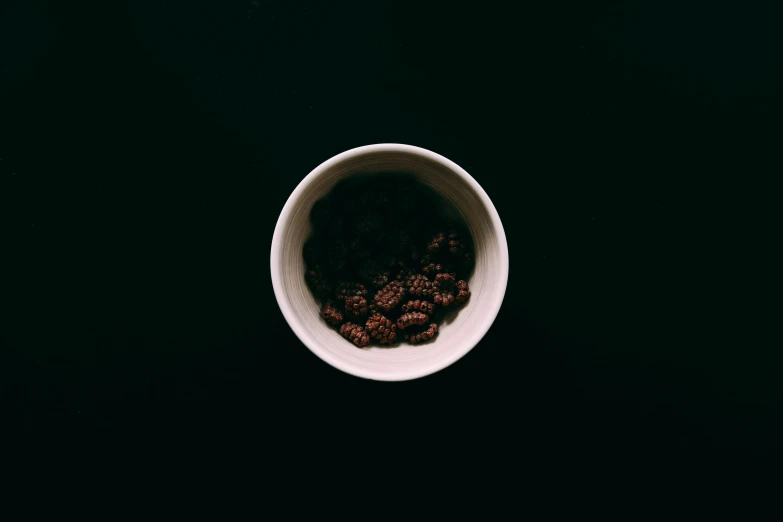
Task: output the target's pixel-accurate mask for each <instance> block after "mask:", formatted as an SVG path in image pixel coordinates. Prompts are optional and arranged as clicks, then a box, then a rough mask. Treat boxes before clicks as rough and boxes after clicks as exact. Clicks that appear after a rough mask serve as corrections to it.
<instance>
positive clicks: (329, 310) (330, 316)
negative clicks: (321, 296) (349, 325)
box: [321, 301, 343, 326]
mask: <svg viewBox="0 0 783 522" xmlns="http://www.w3.org/2000/svg"><path fill="white" fill-rule="evenodd" d="M321 317H323V318H324V320H325V321H326V322H327V323H329V324H331V325H334V326H338V325H339V324H340V323H342V322H343V313H342V312H341V311H340V310H338V309H337V308H335V307H334V305H333V303H332V301H326V302H325V303H324V305H323V307H322V308H321Z"/></svg>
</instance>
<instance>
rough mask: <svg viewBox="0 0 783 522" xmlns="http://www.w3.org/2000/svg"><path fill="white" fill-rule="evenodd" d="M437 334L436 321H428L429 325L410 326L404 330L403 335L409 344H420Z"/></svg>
mask: <svg viewBox="0 0 783 522" xmlns="http://www.w3.org/2000/svg"><path fill="white" fill-rule="evenodd" d="M437 334H438V325H437V324H436V323H430V325H429V326H427V327H424V326H420V327H419V328H411V329H410V330H406V332H405V334H404V337H405V340H407V341H408V342H409V343H411V344H420V343H423V342H426V341H429V340H430V339H432V338H433V337H435V336H436V335H437Z"/></svg>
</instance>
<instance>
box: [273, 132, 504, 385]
mask: <svg viewBox="0 0 783 522" xmlns="http://www.w3.org/2000/svg"><path fill="white" fill-rule="evenodd" d="M374 172H375V173H378V172H405V173H409V174H413V175H414V176H415V177H416V178H418V179H419V181H420V182H422V183H424V184H425V185H429V186H430V187H432V188H433V189H435V190H436V191H437V192H438V193H439V194H440V195H441V196H442V197H444V198H445V199H446V200H447V201H449V202H450V203H451V204H452V205H454V207H455V208H456V209H457V211H458V212H459V213H460V214H461V217H462V218H463V219H464V221H465V223H466V224H467V226H468V228H469V230H470V233H471V235H472V236H473V241H474V243H475V249H476V252H475V259H476V265H475V269H474V271H473V274H472V275H471V277H470V279H469V280H468V282H469V283H470V290H471V297H470V300H469V301H468V302H467V304H466V305H465V306H464V307H462V308H461V309H460V310H459V312H458V313H456V314H455V315H453V317H452V319H451V321H447V322H445V323H442V324H441V325H440V329H439V333H438V335H437V336H436V337H435V338H434V339H433V340H432V341H430V342H428V343H425V344H421V345H417V346H411V345H407V344H400V345H399V346H395V347H392V348H383V347H368V348H357V347H356V346H354V345H353V344H351V343H350V342H348V341H347V340H345V339H343V338H342V337H341V336H340V334H339V333H338V332H337V331H336V330H335V329H333V328H331V327H329V326H328V325H327V324H326V323H325V322H324V321H323V319H321V317H320V315H319V312H320V309H319V306H318V303H317V301H316V300H315V298H314V297H313V295H312V293H311V292H310V290H309V288H308V287H307V285H306V283H305V279H304V272H305V263H304V259H303V256H302V248H303V246H304V243H305V240H306V239H307V238H308V236H309V234H310V228H311V225H310V219H309V218H310V210H311V209H312V207H313V204H314V203H315V202H316V201H318V200H319V199H321V198H322V197H324V196H326V195H327V194H328V193H329V191H330V190H331V189H332V188H333V187H334V185H335V184H336V183H337V182H338V181H340V180H341V179H344V178H346V177H348V176H352V175H356V174H370V173H374ZM271 271H272V286H273V288H274V291H275V297H276V298H277V303H278V304H279V305H280V310H281V311H282V312H283V315H284V316H285V319H286V321H288V324H289V325H290V326H291V329H292V330H293V331H294V333H295V334H296V335H297V336H298V337H299V339H300V340H301V341H302V342H303V343H304V344H305V346H307V347H308V348H309V349H310V350H311V351H312V352H313V353H315V354H316V355H317V356H318V357H320V358H321V359H323V360H324V361H326V362H327V363H329V364H331V365H332V366H334V367H335V368H338V369H340V370H342V371H344V372H347V373H350V374H352V375H356V376H358V377H364V378H367V379H375V380H380V381H402V380H408V379H416V378H418V377H423V376H425V375H429V374H431V373H434V372H437V371H438V370H441V369H443V368H445V367H446V366H449V365H450V364H452V363H454V362H455V361H457V360H458V359H459V358H461V357H462V356H464V355H465V354H466V353H468V352H469V351H470V350H471V349H472V348H473V347H474V346H475V345H476V344H477V343H478V342H479V341H480V340H481V338H482V337H484V334H486V333H487V330H489V327H490V326H491V325H492V322H493V321H494V320H495V317H496V316H497V314H498V311H499V310H500V305H501V304H502V302H503V296H504V294H505V292H506V283H507V281H508V246H507V245H506V235H505V233H504V232H503V225H502V224H501V223H500V218H499V217H498V213H497V211H496V210H495V207H494V206H493V205H492V202H491V201H490V200H489V197H487V194H486V193H485V192H484V190H483V189H482V188H481V187H480V186H479V184H478V183H477V182H476V180H474V179H473V178H472V177H470V175H469V174H468V173H467V172H465V171H464V170H463V169H462V168H461V167H460V166H459V165H457V164H456V163H454V162H453V161H450V160H448V159H446V158H444V157H443V156H441V155H439V154H436V153H434V152H431V151H429V150H426V149H422V148H419V147H413V146H411V145H401V144H396V143H383V144H377V145H367V146H364V147H358V148H355V149H351V150H348V151H346V152H343V153H342V154H338V155H337V156H335V157H333V158H331V159H329V160H327V161H325V162H323V163H322V164H320V165H319V166H318V167H316V168H315V169H314V170H313V171H312V172H310V174H308V175H307V177H305V178H304V179H303V180H302V182H301V183H299V186H297V187H296V190H294V192H293V193H292V194H291V196H290V197H289V198H288V201H287V202H286V204H285V207H283V211H282V212H281V213H280V218H279V219H278V220H277V226H276V227H275V234H274V237H273V238H272V253H271Z"/></svg>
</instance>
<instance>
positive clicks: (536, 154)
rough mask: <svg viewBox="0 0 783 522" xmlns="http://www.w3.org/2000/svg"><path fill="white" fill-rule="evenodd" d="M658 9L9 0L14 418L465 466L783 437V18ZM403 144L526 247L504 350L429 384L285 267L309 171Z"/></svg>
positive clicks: (2, 179)
mask: <svg viewBox="0 0 783 522" xmlns="http://www.w3.org/2000/svg"><path fill="white" fill-rule="evenodd" d="M630 4H632V5H627V4H625V3H621V2H592V3H590V2H575V3H563V2H559V3H557V5H551V6H548V7H537V6H527V7H524V8H517V10H513V11H511V10H509V8H508V7H506V6H504V5H493V4H489V3H483V4H482V3H479V4H469V5H466V6H458V5H456V4H454V3H450V2H449V3H447V2H423V3H417V2H406V1H394V2H387V1H383V2H381V1H373V2H357V3H346V2H336V3H332V2H270V1H267V0H255V1H245V0H242V1H233V0H230V1H229V0H225V1H198V0H176V1H175V0H166V1H162V0H155V1H152V0H149V1H135V2H128V3H125V2H106V3H102V4H99V5H92V4H83V5H82V4H74V3H70V2H65V3H62V2H57V3H55V2H40V1H11V0H8V1H4V2H2V7H0V45H1V46H2V47H0V89H2V90H1V91H0V133H1V134H0V200H1V201H2V212H3V235H2V247H0V252H2V258H3V261H4V262H3V264H4V265H5V268H3V270H2V274H3V276H2V288H1V289H0V292H2V293H1V294H0V300H2V303H3V307H4V309H3V313H2V318H0V336H1V337H0V343H1V344H0V346H2V353H1V354H0V363H1V364H2V365H1V366H0V386H2V390H1V391H2V397H3V398H4V399H5V401H4V402H5V403H6V404H7V407H5V408H4V409H3V413H2V415H3V416H4V424H5V425H6V426H13V427H14V430H17V429H18V430H19V432H20V433H24V434H26V436H40V437H43V438H44V439H46V440H50V441H56V440H59V438H60V436H61V434H63V433H88V434H97V436H99V437H104V435H105V436H108V435H109V434H114V433H122V434H128V433H133V434H136V435H139V436H141V435H146V436H148V437H150V438H153V439H154V438H156V437H166V436H168V435H169V434H171V433H177V432H179V430H180V429H182V430H186V431H187V432H188V433H189V434H190V437H196V438H200V437H206V436H209V437H211V436H212V435H221V436H224V437H226V438H225V439H221V440H223V441H224V446H228V447H240V448H241V447H244V445H243V442H247V444H248V445H252V444H253V443H257V441H258V440H260V439H262V438H267V439H268V438H272V439H274V440H275V441H277V442H279V443H281V444H283V443H288V442H294V443H298V442H303V441H307V442H306V444H301V445H299V446H298V447H299V448H301V447H309V448H311V450H312V447H313V443H315V448H316V452H317V451H320V450H318V449H317V448H322V449H323V448H336V447H342V446H339V444H348V445H350V444H355V443H357V442H358V443H360V444H368V445H373V444H384V443H385V442H386V441H389V440H391V441H393V444H399V445H402V444H404V443H405V442H409V443H411V444H413V445H415V446H417V447H419V448H421V449H427V448H429V449H428V450H427V451H429V452H430V456H432V457H433V458H434V457H443V458H444V459H445V458H446V457H447V456H448V455H459V459H461V460H460V462H463V461H465V460H466V459H469V458H472V459H475V460H476V461H485V460H487V461H492V460H494V459H500V460H502V461H503V462H506V461H508V459H512V458H521V459H523V460H524V461H527V460H528V459H531V458H539V457H540V458H542V459H547V460H548V459H552V458H556V457H558V456H562V455H565V454H569V455H570V454H574V455H578V454H584V453H587V454H597V455H609V454H620V455H623V454H627V453H628V452H635V453H644V454H651V453H653V454H655V453H658V452H668V451H669V450H671V449H673V448H677V449H685V450H688V451H692V450H698V449H705V448H715V447H721V448H729V447H734V448H742V449H743V450H744V451H747V452H763V451H765V450H766V449H767V448H769V447H770V446H772V445H774V444H776V441H777V440H778V438H777V437H778V436H779V432H778V431H777V424H776V418H775V414H776V413H777V412H778V408H777V406H778V405H779V401H780V399H781V395H780V390H779V387H778V385H777V384H778V381H779V377H778V374H779V372H780V369H781V362H783V361H782V360H781V359H782V358H781V356H780V355H779V353H780V346H779V335H774V334H775V330H776V328H777V326H778V325H779V322H780V320H779V318H780V316H779V312H778V308H779V307H776V306H775V304H774V302H775V301H776V300H777V299H776V297H775V296H776V295H779V294H778V293H777V290H776V286H775V284H776V282H777V278H776V276H775V275H774V274H775V273H776V272H777V270H776V267H777V265H776V264H775V263H774V262H773V261H772V254H773V253H774V252H775V251H776V250H777V248H776V247H777V245H776V243H778V242H779V231H778V229H777V227H776V224H775V219H774V214H775V210H776V205H777V203H776V201H775V197H776V191H774V190H773V183H772V181H773V180H774V177H775V176H777V175H779V172H780V171H779V170H778V169H777V163H778V161H777V158H776V157H775V154H776V152H778V151H779V149H780V141H779V135H778V131H779V129H780V121H781V120H780V116H781V88H782V87H783V83H781V74H780V73H781V66H782V65H783V62H782V61H781V54H780V51H781V32H780V31H779V30H778V29H779V28H778V25H779V24H778V20H779V17H778V16H777V15H778V13H775V12H772V11H771V10H770V9H769V8H764V9H760V8H758V7H754V6H751V5H750V4H745V3H743V4H740V3H735V5H730V4H716V3H715V2H691V3H689V6H687V7H686V6H683V5H681V4H682V2H673V1H660V0H659V1H656V2H633V3H630ZM380 142H399V143H408V144H413V145H418V146H422V147H425V148H428V149H431V150H434V151H436V152H438V153H440V154H443V155H444V156H446V157H448V158H450V159H452V160H454V161H455V162H457V163H458V164H460V165H461V166H463V167H464V168H465V169H466V170H467V171H468V172H470V173H471V175H472V176H474V177H475V178H476V180H477V181H478V182H479V183H480V184H481V185H482V186H483V187H484V189H485V190H486V191H487V193H488V194H489V196H490V198H492V200H493V202H494V203H495V206H496V208H497V210H498V212H499V214H500V216H501V219H502V220H503V223H504V226H505V229H506V234H507V238H508V243H509V249H510V260H511V270H510V278H509V286H508V291H507V294H506V299H505V302H504V305H503V308H502V310H501V312H500V314H499V315H498V317H497V320H496V321H495V324H494V326H493V327H492V329H491V330H490V332H489V333H488V334H487V336H486V337H485V338H484V340H483V341H482V342H481V343H480V344H479V345H478V346H477V347H476V348H475V349H474V350H473V351H471V352H470V353H469V354H468V355H467V356H466V357H464V358H463V359H462V360H460V361H459V362H457V363H456V364H454V365H453V366H451V367H449V368H447V369H445V370H443V371H441V372H439V373H437V374H435V375H432V376H429V377H426V378H424V379H419V380H416V381H412V382H407V383H379V382H372V381H365V380H362V379H359V378H355V377H352V376H349V375H346V374H343V373H341V372H339V371H337V370H334V369H332V368H331V367H330V366H328V365H326V364H325V363H323V362H321V361H320V360H319V359H318V358H317V357H315V356H314V355H313V354H312V353H310V352H309V351H308V350H307V349H306V348H305V347H304V346H303V345H302V344H300V343H299V341H298V340H297V338H296V337H295V336H294V334H293V333H292V332H291V330H290V329H289V327H288V326H287V324H286V322H285V321H284V319H283V317H282V315H281V314H280V312H279V309H278V307H277V304H276V301H275V299H274V295H273V293H272V286H271V281H270V277H269V268H268V266H269V246H270V242H271V237H272V233H273V230H274V226H275V223H276V220H277V217H278V215H279V212H280V210H281V209H282V207H283V205H284V203H285V201H286V199H287V197H288V195H289V194H290V193H291V191H292V190H293V189H294V187H295V186H296V185H297V183H298V182H299V181H300V180H301V179H302V178H303V177H304V176H305V175H306V174H307V173H308V172H309V171H310V170H311V169H312V168H314V167H315V166H317V165H318V164H319V163H321V162H322V161H324V160H326V159H328V158H329V157H331V156H333V155H335V154H337V153H339V152H342V151H344V150H346V149H349V148H352V147H355V146H359V145H366V144H371V143H380ZM209 440H210V441H214V440H215V439H212V438H210V439H209ZM226 441H230V442H228V443H226ZM327 441H330V442H327ZM332 444H334V445H332ZM452 444H453V445H456V448H458V449H457V453H454V450H453V449H451V445H452ZM274 447H276V448H279V447H281V446H274ZM571 450H573V451H571ZM335 451H337V450H335Z"/></svg>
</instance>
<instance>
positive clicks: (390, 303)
mask: <svg viewBox="0 0 783 522" xmlns="http://www.w3.org/2000/svg"><path fill="white" fill-rule="evenodd" d="M403 297H405V287H404V286H403V284H402V283H401V282H400V281H392V282H391V283H389V284H387V285H386V286H384V287H383V288H381V289H380V290H378V293H377V294H375V297H374V298H373V300H374V301H375V304H377V305H378V308H380V309H382V310H384V311H386V312H388V311H390V310H393V309H394V308H397V306H399V304H400V303H401V302H402V298H403Z"/></svg>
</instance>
